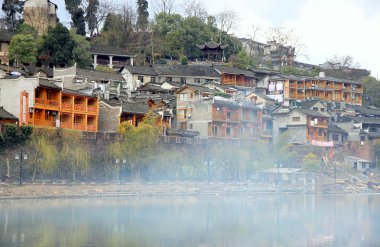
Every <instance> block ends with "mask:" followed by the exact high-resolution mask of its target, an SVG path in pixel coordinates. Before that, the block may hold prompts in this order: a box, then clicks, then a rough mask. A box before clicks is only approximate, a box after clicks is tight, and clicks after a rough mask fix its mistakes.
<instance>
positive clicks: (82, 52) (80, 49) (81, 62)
mask: <svg viewBox="0 0 380 247" xmlns="http://www.w3.org/2000/svg"><path fill="white" fill-rule="evenodd" d="M70 34H71V37H72V39H73V40H74V42H75V46H74V49H73V58H74V60H75V62H76V63H77V66H78V67H79V68H86V67H88V65H90V64H91V53H90V43H89V42H88V41H87V40H86V38H85V37H84V36H82V35H79V34H77V32H75V29H72V30H70Z"/></svg>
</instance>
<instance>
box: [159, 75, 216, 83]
mask: <svg viewBox="0 0 380 247" xmlns="http://www.w3.org/2000/svg"><path fill="white" fill-rule="evenodd" d="M168 77H171V78H172V81H173V82H181V78H182V77H185V78H186V83H188V84H203V83H205V82H206V80H211V81H220V77H201V76H180V75H177V76H175V75H174V76H170V75H168V76H166V75H160V76H159V77H158V83H160V84H162V83H164V82H165V81H167V78H168ZM196 79H200V83H198V82H197V83H196V82H195V81H196Z"/></svg>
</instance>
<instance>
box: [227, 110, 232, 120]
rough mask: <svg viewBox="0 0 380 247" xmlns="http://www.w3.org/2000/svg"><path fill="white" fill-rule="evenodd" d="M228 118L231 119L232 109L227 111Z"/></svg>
mask: <svg viewBox="0 0 380 247" xmlns="http://www.w3.org/2000/svg"><path fill="white" fill-rule="evenodd" d="M227 119H228V120H230V119H231V112H230V111H228V112H227Z"/></svg>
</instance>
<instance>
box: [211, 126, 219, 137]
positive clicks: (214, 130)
mask: <svg viewBox="0 0 380 247" xmlns="http://www.w3.org/2000/svg"><path fill="white" fill-rule="evenodd" d="M212 135H213V136H217V135H218V127H217V126H216V125H214V126H212Z"/></svg>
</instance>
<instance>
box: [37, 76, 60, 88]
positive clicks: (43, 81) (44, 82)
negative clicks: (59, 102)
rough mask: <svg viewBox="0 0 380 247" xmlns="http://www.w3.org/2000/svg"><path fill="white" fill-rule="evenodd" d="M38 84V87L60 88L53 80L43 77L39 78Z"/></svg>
mask: <svg viewBox="0 0 380 247" xmlns="http://www.w3.org/2000/svg"><path fill="white" fill-rule="evenodd" d="M38 84H39V86H40V87H46V88H52V89H57V90H62V88H61V87H59V86H57V85H55V84H54V83H53V82H51V81H49V80H47V79H44V78H39V81H38Z"/></svg>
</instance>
